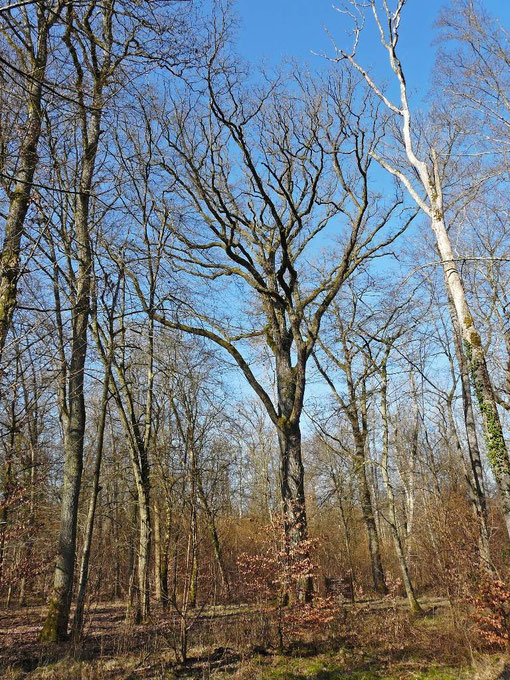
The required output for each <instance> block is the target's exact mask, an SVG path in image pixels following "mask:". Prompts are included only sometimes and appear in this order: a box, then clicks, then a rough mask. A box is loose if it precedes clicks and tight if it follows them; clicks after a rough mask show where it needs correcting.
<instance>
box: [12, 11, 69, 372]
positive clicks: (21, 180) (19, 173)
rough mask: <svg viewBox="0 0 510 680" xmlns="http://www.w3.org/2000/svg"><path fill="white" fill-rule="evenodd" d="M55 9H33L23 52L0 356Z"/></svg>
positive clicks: (15, 275) (37, 136)
mask: <svg viewBox="0 0 510 680" xmlns="http://www.w3.org/2000/svg"><path fill="white" fill-rule="evenodd" d="M46 12H48V16H46ZM59 12H60V8H59V7H56V8H54V9H51V10H49V9H47V8H43V9H41V8H40V7H38V8H37V41H36V42H35V43H34V44H33V46H32V51H33V53H32V54H29V55H27V57H28V58H27V63H29V64H30V63H31V64H32V68H31V70H30V73H29V74H28V76H27V78H26V82H25V84H24V89H25V92H26V93H27V119H26V122H25V124H24V126H23V134H22V142H21V146H20V150H19V156H18V159H17V163H16V168H17V170H16V178H15V185H14V189H13V190H12V191H11V193H10V196H9V199H10V200H9V209H8V212H7V217H6V219H5V232H4V241H3V244H2V251H1V253H0V359H1V358H2V353H3V349H4V346H5V340H6V338H7V333H8V332H9V328H10V326H11V322H12V317H13V314H14V310H15V308H16V303H17V287H18V278H19V275H20V252H21V238H22V235H23V227H24V224H25V218H26V215H27V212H28V208H29V206H30V197H31V193H32V182H33V180H34V174H35V170H36V167H37V163H38V160H39V158H38V155H37V148H38V146H39V139H40V136H41V122H42V107H41V102H42V93H43V88H44V82H45V78H46V66H47V62H48V39H49V34H50V29H51V26H52V25H53V24H54V22H55V21H56V19H57V17H58V15H59ZM27 22H28V19H27Z"/></svg>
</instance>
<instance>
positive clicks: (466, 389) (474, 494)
mask: <svg viewBox="0 0 510 680" xmlns="http://www.w3.org/2000/svg"><path fill="white" fill-rule="evenodd" d="M449 307H450V315H451V320H452V326H453V338H454V344H455V353H456V356H457V363H458V366H459V372H460V379H461V388H462V404H463V412H464V425H465V428H466V435H467V450H468V457H469V465H467V464H466V460H465V456H464V453H463V451H462V447H461V445H460V441H459V437H458V434H457V429H456V427H455V420H454V418H453V412H452V405H451V403H450V404H449V418H450V424H451V427H452V428H453V432H454V435H455V438H456V444H457V449H458V451H459V454H460V457H461V460H462V463H463V465H464V469H465V471H466V482H467V487H468V492H469V498H470V501H471V506H472V508H473V512H474V515H475V518H476V521H477V523H478V529H479V537H478V544H479V550H480V559H481V561H482V564H483V565H484V566H485V568H487V569H488V570H489V571H491V570H492V568H493V567H492V566H491V565H492V561H491V555H490V544H489V522H488V516H487V499H486V496H485V490H484V483H483V469H482V460H481V456H480V448H479V446H478V437H477V434H476V424H475V417H474V413H473V402H472V399H471V385H470V380H469V367H468V363H467V360H466V356H465V354H464V350H463V348H462V340H461V335H460V329H459V324H458V320H457V318H456V316H455V310H454V308H453V303H452V301H451V297H449Z"/></svg>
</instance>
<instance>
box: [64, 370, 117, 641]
mask: <svg viewBox="0 0 510 680" xmlns="http://www.w3.org/2000/svg"><path fill="white" fill-rule="evenodd" d="M109 384H110V367H109V366H108V367H107V369H106V371H105V375H104V382H103V392H102V395H101V406H100V408H101V411H100V415H99V423H98V428H97V444H96V457H95V461H94V472H93V480H92V490H91V493H90V501H89V510H88V514H87V522H86V525H85V537H84V541H83V554H82V558H81V566H80V575H79V579H78V594H77V596H76V609H75V613H74V621H73V634H74V635H75V637H76V638H79V637H80V635H81V632H82V628H83V609H84V605H85V594H86V590H87V582H88V575H89V561H90V551H91V548H92V535H93V531H94V519H95V516H96V507H97V498H98V495H99V490H100V487H99V480H100V475H101V462H102V458H103V442H104V432H105V427H106V413H107V406H108V392H109Z"/></svg>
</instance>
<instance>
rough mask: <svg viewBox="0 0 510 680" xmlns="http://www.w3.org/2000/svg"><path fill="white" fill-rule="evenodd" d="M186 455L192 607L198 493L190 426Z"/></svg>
mask: <svg viewBox="0 0 510 680" xmlns="http://www.w3.org/2000/svg"><path fill="white" fill-rule="evenodd" d="M188 441H189V442H190V443H189V447H188V455H189V459H190V460H189V466H190V538H189V540H190V551H191V552H190V556H191V558H190V559H191V573H190V583H189V595H188V606H189V608H190V609H194V608H195V607H196V605H197V595H198V502H197V501H198V495H197V466H196V457H195V449H194V446H193V442H192V432H191V428H190V430H189V431H188Z"/></svg>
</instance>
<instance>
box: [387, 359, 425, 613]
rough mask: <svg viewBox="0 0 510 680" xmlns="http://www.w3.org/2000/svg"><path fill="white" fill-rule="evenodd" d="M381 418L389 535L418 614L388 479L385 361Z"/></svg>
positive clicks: (393, 497) (393, 495) (411, 607)
mask: <svg viewBox="0 0 510 680" xmlns="http://www.w3.org/2000/svg"><path fill="white" fill-rule="evenodd" d="M380 370H381V378H382V385H381V417H382V424H383V449H382V460H381V472H382V476H383V481H384V485H385V487H386V495H387V498H388V518H389V524H390V529H391V535H392V538H393V544H394V546H395V553H396V555H397V560H398V565H399V568H400V573H401V574H402V581H403V583H404V588H405V591H406V595H407V601H408V602H409V607H410V609H411V611H412V612H413V613H415V614H418V613H419V612H421V611H422V609H421V607H420V604H419V602H418V600H417V599H416V595H415V592H414V587H413V583H412V581H411V576H410V574H409V567H408V564H407V560H406V555H405V550H404V545H403V543H402V538H401V536H400V532H399V528H398V520H397V512H396V507H395V494H394V492H393V485H392V482H391V478H390V473H389V468H388V457H389V421H388V375H387V368H386V359H385V360H384V362H383V365H382V366H381V369H380Z"/></svg>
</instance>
